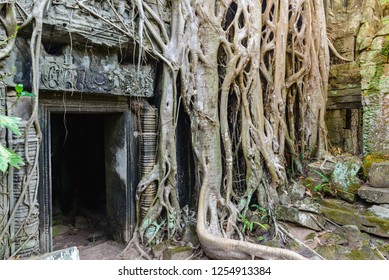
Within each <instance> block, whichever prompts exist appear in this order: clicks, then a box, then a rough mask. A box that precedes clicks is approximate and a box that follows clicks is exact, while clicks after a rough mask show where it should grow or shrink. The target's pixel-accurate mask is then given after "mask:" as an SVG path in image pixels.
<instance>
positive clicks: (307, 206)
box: [294, 197, 320, 214]
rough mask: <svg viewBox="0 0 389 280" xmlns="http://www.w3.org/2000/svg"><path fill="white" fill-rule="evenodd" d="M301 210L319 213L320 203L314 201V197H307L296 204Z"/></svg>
mask: <svg viewBox="0 0 389 280" xmlns="http://www.w3.org/2000/svg"><path fill="white" fill-rule="evenodd" d="M294 206H295V207H297V208H298V209H299V210H302V211H305V212H310V213H315V214H319V213H320V205H319V204H318V203H315V202H313V199H312V198H310V197H307V198H305V199H304V200H302V201H298V202H296V203H295V204H294Z"/></svg>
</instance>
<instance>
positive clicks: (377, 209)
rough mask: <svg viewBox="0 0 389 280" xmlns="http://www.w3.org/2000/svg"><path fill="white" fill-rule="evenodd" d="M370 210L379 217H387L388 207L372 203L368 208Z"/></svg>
mask: <svg viewBox="0 0 389 280" xmlns="http://www.w3.org/2000/svg"><path fill="white" fill-rule="evenodd" d="M368 210H369V211H370V212H372V213H373V214H374V215H375V216H377V217H381V218H384V219H389V208H387V207H382V206H379V205H373V206H372V207H370V208H369V209H368Z"/></svg>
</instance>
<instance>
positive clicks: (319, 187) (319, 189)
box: [313, 184, 324, 192]
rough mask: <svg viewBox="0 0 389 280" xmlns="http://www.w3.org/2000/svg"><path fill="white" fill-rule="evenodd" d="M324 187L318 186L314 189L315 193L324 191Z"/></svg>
mask: <svg viewBox="0 0 389 280" xmlns="http://www.w3.org/2000/svg"><path fill="white" fill-rule="evenodd" d="M323 187H324V185H323V184H320V185H317V186H316V187H314V189H313V190H314V191H315V192H320V191H321V190H322V189H323Z"/></svg>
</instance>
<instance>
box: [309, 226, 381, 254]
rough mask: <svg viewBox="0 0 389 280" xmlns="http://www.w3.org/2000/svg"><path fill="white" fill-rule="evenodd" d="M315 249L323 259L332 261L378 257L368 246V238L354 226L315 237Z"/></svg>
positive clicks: (340, 228) (339, 228)
mask: <svg viewBox="0 0 389 280" xmlns="http://www.w3.org/2000/svg"><path fill="white" fill-rule="evenodd" d="M317 239H318V240H319V242H318V246H317V247H316V248H315V251H317V252H318V253H319V254H320V255H322V256H323V257H324V258H325V259H334V260H378V259H383V257H380V256H378V255H377V254H376V253H375V252H374V250H373V248H371V246H370V240H371V239H370V236H369V235H368V234H366V233H362V232H361V231H360V230H359V229H358V227H356V226H355V225H345V226H341V227H338V228H336V229H335V230H334V231H331V232H326V233H324V234H323V235H320V236H318V237H317Z"/></svg>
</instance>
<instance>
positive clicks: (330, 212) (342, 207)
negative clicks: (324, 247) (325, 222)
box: [320, 199, 389, 237]
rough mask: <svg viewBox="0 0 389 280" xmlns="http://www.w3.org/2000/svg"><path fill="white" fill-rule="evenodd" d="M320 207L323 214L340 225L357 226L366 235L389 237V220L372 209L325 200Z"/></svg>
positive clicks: (339, 201)
mask: <svg viewBox="0 0 389 280" xmlns="http://www.w3.org/2000/svg"><path fill="white" fill-rule="evenodd" d="M320 205H321V213H322V214H323V215H324V216H325V217H326V218H327V219H329V220H331V221H333V222H335V223H337V224H339V225H355V226H357V227H358V228H359V230H361V231H364V232H366V233H370V234H374V235H377V236H381V237H389V219H387V218H383V217H382V215H381V214H377V213H376V212H374V211H371V209H366V208H364V207H362V206H360V205H356V204H350V203H347V202H345V201H341V200H337V199H323V200H321V201H320Z"/></svg>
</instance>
